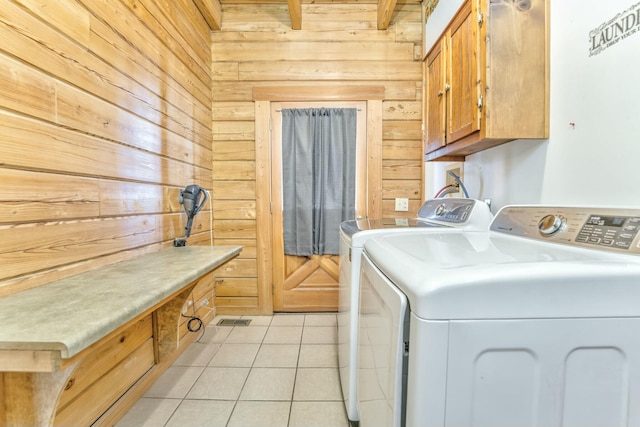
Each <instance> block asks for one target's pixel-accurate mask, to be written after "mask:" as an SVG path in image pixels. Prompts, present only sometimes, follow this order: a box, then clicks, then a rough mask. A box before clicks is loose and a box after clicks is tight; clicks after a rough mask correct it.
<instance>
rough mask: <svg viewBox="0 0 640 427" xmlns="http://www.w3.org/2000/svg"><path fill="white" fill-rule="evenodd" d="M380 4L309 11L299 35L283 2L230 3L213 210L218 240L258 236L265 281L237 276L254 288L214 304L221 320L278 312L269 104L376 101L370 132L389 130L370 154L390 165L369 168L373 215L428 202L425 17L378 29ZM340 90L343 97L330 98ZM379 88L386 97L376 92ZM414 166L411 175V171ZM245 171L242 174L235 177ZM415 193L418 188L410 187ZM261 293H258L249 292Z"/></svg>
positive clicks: (309, 6) (216, 48)
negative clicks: (422, 172) (424, 175)
mask: <svg viewBox="0 0 640 427" xmlns="http://www.w3.org/2000/svg"><path fill="white" fill-rule="evenodd" d="M377 6H378V5H377V2H375V1H371V2H364V3H363V2H340V3H337V2H323V1H320V2H307V1H303V2H302V29H301V30H292V28H291V26H290V17H289V11H288V5H287V2H286V1H284V0H283V1H281V2H279V3H263V2H252V3H250V4H245V3H244V2H237V1H223V2H222V9H223V16H224V19H223V23H222V26H221V30H220V31H216V32H214V33H212V35H211V39H212V70H213V84H212V91H211V92H212V97H213V99H214V102H213V111H214V115H213V123H212V128H213V133H214V136H213V138H214V143H213V152H212V156H213V162H214V163H213V164H214V168H213V169H214V172H213V173H214V175H215V176H216V178H214V184H213V187H214V198H215V203H214V205H215V204H217V203H221V204H222V205H221V206H220V207H219V209H218V208H216V207H214V217H215V219H216V222H215V226H214V228H215V230H216V241H219V240H218V239H220V241H229V240H230V239H234V238H238V239H241V240H242V241H244V242H246V243H248V242H250V241H252V239H253V238H255V239H256V242H259V243H254V244H252V245H251V246H250V247H251V248H256V249H252V251H251V253H255V256H256V258H255V260H254V262H255V263H256V265H257V270H256V273H257V275H255V276H254V275H252V274H254V273H252V272H250V270H248V271H246V272H241V271H237V272H236V271H234V272H233V273H232V274H234V275H235V274H238V275H242V276H241V277H242V278H243V279H247V281H246V282H242V283H243V285H242V286H241V288H239V289H238V292H237V293H234V292H233V290H232V289H231V287H230V286H227V285H225V286H224V287H223V290H224V296H219V295H218V296H216V304H220V309H221V311H220V312H221V313H222V312H227V313H231V312H237V313H241V312H242V311H241V309H242V304H247V306H246V308H247V309H248V310H254V309H255V307H256V304H257V306H258V307H259V308H258V309H257V310H266V311H263V312H268V310H269V309H270V307H271V304H270V302H269V301H270V299H271V298H272V295H271V292H272V291H271V283H272V281H273V276H272V268H273V265H272V263H271V254H270V253H267V252H265V251H264V249H263V248H266V247H270V245H271V243H270V242H271V241H272V240H273V236H271V231H270V228H271V218H270V214H269V212H270V211H271V207H270V202H271V198H270V192H271V188H270V186H269V185H268V183H269V181H270V180H269V178H268V177H265V176H264V174H265V172H266V173H267V174H270V165H265V164H264V160H263V159H269V151H270V148H269V141H268V140H264V136H263V135H268V129H269V126H270V124H269V119H268V117H269V114H268V112H267V114H266V115H265V114H264V110H265V109H267V111H268V109H269V108H270V107H269V104H270V101H271V100H277V101H331V100H335V99H351V100H366V99H371V100H375V101H370V104H369V105H368V106H367V110H368V116H369V118H370V120H371V123H375V122H376V121H379V123H380V125H376V124H373V125H372V126H373V127H372V129H373V133H372V135H371V136H370V137H369V140H368V142H367V145H368V149H369V150H373V151H371V152H378V153H381V156H380V158H381V159H382V161H377V162H373V163H372V161H369V163H368V165H367V167H368V168H369V171H370V173H371V176H370V184H369V185H372V186H373V189H374V190H373V192H372V196H371V197H370V198H369V200H368V207H367V208H368V210H369V212H370V215H371V216H372V217H373V216H376V217H380V216H383V215H384V216H398V215H397V213H396V212H394V211H393V210H391V211H390V210H389V209H387V208H385V206H388V205H389V203H388V202H392V200H391V199H390V198H389V197H394V195H397V194H402V195H401V196H397V197H408V198H410V199H411V201H412V202H413V200H419V198H420V197H417V198H416V196H415V194H417V193H419V192H420V188H421V178H420V177H419V176H417V173H416V172H417V171H418V169H419V168H416V167H415V165H418V164H419V162H420V161H421V157H422V148H421V140H422V131H421V121H422V116H421V100H422V65H421V59H422V58H421V56H422V12H421V7H420V4H419V3H411V2H398V4H397V5H396V7H395V11H394V15H393V18H392V19H391V21H390V25H389V27H388V29H386V30H383V31H380V30H377V19H378V17H377ZM336 86H342V87H344V90H342V91H339V92H338V93H333V92H329V91H331V90H333V88H335V87H336ZM292 87H295V90H293V91H292V90H291V88H292ZM371 87H379V88H382V90H380V91H379V92H376V93H375V94H372V93H371V91H370V90H369V89H368V88H371ZM352 88H361V89H352ZM350 96H352V97H351V98H350ZM250 101H255V110H254V112H253V114H252V112H251V111H249V110H247V108H246V103H247V102H250ZM265 117H266V119H265ZM370 125H371V124H370ZM265 130H266V131H265ZM265 132H266V133H265ZM367 157H369V156H367ZM243 161H247V162H255V170H256V172H255V176H253V177H252V176H250V175H249V173H248V172H243V170H245V169H246V167H245V166H244V165H243V166H240V164H239V162H243ZM388 161H391V162H388ZM225 163H227V164H226V165H225ZM383 164H384V167H383ZM404 165H412V167H409V168H408V169H407V170H401V169H402V166H404ZM235 167H238V171H237V172H236V171H232V169H234V168H235ZM226 171H228V172H229V174H228V175H227V174H226ZM418 173H419V172H418ZM262 178H264V179H262ZM261 179H262V182H263V183H264V184H262V185H261V184H260V182H261ZM397 181H399V183H396V184H394V182H397ZM409 183H411V185H414V186H415V188H410V187H407V185H408V184H409ZM384 188H389V190H383V189H384ZM391 188H393V190H391ZM254 203H255V205H254ZM254 206H255V207H254ZM412 206H413V205H412ZM254 209H255V211H254ZM416 210H417V208H416ZM254 212H255V214H256V218H255V224H251V226H255V237H251V236H249V234H248V232H249V229H247V228H246V227H245V226H246V225H249V223H245V222H246V221H248V220H250V219H253V218H252V217H248V215H253V213H254ZM402 214H403V215H404V214H405V213H402ZM406 214H407V216H413V214H414V212H408V213H406ZM410 214H411V215H410ZM218 220H220V221H221V222H218ZM219 227H223V229H221V228H219ZM219 232H222V234H219ZM246 243H245V244H246ZM241 256H244V255H241ZM237 261H240V259H238V260H237ZM238 266H239V267H240V268H245V266H243V265H240V264H239V265H238ZM246 268H251V269H253V268H254V265H246ZM225 280H226V279H225ZM253 284H255V286H257V289H256V290H255V291H252V292H250V290H249V287H250V286H252V285H253ZM249 293H250V294H251V295H249ZM256 293H257V297H255V296H253V295H255V294H256ZM256 298H257V299H256ZM325 307H326V306H325Z"/></svg>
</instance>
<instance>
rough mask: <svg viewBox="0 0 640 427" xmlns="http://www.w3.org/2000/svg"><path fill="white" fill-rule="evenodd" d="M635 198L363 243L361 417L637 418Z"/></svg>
mask: <svg viewBox="0 0 640 427" xmlns="http://www.w3.org/2000/svg"><path fill="white" fill-rule="evenodd" d="M639 230H640V209H605V208H577V207H573V208H564V207H544V206H512V207H505V208H503V209H502V210H500V212H498V214H497V215H496V217H495V218H494V220H493V221H492V223H491V227H490V231H488V232H483V233H464V232H463V233H446V234H445V233H421V234H412V235H409V234H407V235H402V236H399V235H395V236H391V235H390V236H384V237H378V238H374V239H370V240H368V241H367V242H365V245H364V248H365V249H364V253H363V259H362V272H361V295H360V298H361V300H360V321H359V328H360V330H359V347H358V350H359V360H358V376H357V388H358V394H357V399H358V410H359V415H360V426H362V427H400V426H406V427H435V426H438V427H459V426H465V427H513V426H540V427H548V426H576V427H577V426H580V427H585V426H614V425H616V426H617V425H625V426H626V425H629V426H631V425H636V426H637V425H640V405H638V403H637V402H638V396H640V339H638V336H639V335H640V234H639Z"/></svg>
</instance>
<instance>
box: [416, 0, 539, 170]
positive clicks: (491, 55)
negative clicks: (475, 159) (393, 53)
mask: <svg viewBox="0 0 640 427" xmlns="http://www.w3.org/2000/svg"><path fill="white" fill-rule="evenodd" d="M548 9H549V8H548V0H520V1H516V2H512V1H508V2H507V1H500V2H495V1H490V0H468V1H466V2H465V3H464V4H463V5H462V7H461V8H460V9H459V11H458V12H457V13H456V15H455V16H454V18H453V19H452V21H451V22H450V24H449V25H448V27H447V29H446V30H445V32H444V33H443V35H442V37H441V38H440V40H439V41H438V42H437V43H436V44H435V45H434V46H433V47H432V48H431V50H430V51H429V52H428V54H427V55H426V57H425V61H424V67H425V69H424V75H425V82H424V90H425V93H424V96H425V103H424V105H425V108H424V119H423V120H424V128H425V132H424V147H425V153H426V154H425V160H464V157H465V156H467V155H469V154H472V153H476V152H478V151H481V150H485V149H487V148H491V147H494V146H496V145H499V144H502V143H505V142H508V141H512V140H515V139H539V138H547V137H548V134H549V119H548V118H549V49H548V46H549V37H548V16H547V14H548Z"/></svg>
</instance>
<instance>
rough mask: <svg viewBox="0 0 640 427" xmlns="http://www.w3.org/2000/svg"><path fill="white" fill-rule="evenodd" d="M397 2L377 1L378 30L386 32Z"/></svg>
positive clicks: (394, 0) (390, 0)
mask: <svg viewBox="0 0 640 427" xmlns="http://www.w3.org/2000/svg"><path fill="white" fill-rule="evenodd" d="M396 2H397V0H378V29H379V30H386V29H387V28H389V23H391V15H393V10H394V9H395V8H396Z"/></svg>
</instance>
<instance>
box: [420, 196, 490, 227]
mask: <svg viewBox="0 0 640 427" xmlns="http://www.w3.org/2000/svg"><path fill="white" fill-rule="evenodd" d="M476 203H481V202H478V201H477V200H474V199H454V198H448V199H431V200H427V201H426V202H425V203H424V204H423V205H422V206H421V207H420V210H419V211H418V218H420V219H423V220H435V221H439V222H448V223H452V224H462V223H464V222H465V221H467V220H468V219H469V217H470V215H471V211H473V208H474V207H475V205H476Z"/></svg>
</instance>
